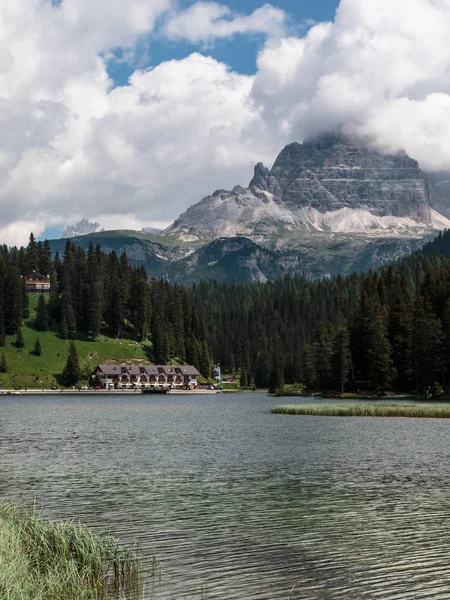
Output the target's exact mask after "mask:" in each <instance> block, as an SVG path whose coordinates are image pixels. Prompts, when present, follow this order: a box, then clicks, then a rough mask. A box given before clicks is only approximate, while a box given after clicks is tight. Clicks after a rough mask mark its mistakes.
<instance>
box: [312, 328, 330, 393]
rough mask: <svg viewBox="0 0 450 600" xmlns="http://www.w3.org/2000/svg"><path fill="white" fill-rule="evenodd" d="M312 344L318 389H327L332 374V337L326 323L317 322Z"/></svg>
mask: <svg viewBox="0 0 450 600" xmlns="http://www.w3.org/2000/svg"><path fill="white" fill-rule="evenodd" d="M315 337H316V341H315V342H314V346H313V356H314V370H315V373H316V385H315V387H317V388H318V389H322V390H324V389H327V388H329V386H330V382H331V376H332V360H333V339H332V337H331V334H330V327H329V324H328V323H319V327H318V330H317V332H316V336H315Z"/></svg>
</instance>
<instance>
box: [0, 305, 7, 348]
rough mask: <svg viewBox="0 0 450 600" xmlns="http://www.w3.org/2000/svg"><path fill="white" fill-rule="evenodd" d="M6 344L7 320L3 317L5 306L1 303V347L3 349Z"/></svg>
mask: <svg viewBox="0 0 450 600" xmlns="http://www.w3.org/2000/svg"><path fill="white" fill-rule="evenodd" d="M5 342H6V334H5V318H4V316H3V306H2V303H1V302H0V347H3V346H4V345H5Z"/></svg>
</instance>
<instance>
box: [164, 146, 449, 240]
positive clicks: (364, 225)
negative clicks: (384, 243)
mask: <svg viewBox="0 0 450 600" xmlns="http://www.w3.org/2000/svg"><path fill="white" fill-rule="evenodd" d="M441 188H442V185H441ZM433 189H434V188H433ZM436 194H439V191H438V192H436ZM445 227H450V221H449V220H447V219H442V218H441V216H440V215H438V214H436V213H435V211H433V210H432V208H431V206H430V193H429V187H428V181H427V177H426V175H425V174H424V173H423V172H422V171H421V169H420V168H419V165H418V163H417V161H415V160H414V159H412V158H410V157H409V156H407V155H406V154H399V155H385V154H382V153H380V152H377V151H375V150H370V149H368V148H364V147H363V146H358V145H357V144H354V143H350V142H348V141H345V140H344V139H342V138H340V137H337V136H334V135H328V136H323V137H321V138H318V139H316V140H313V141H311V142H305V143H304V144H298V143H293V144H289V145H288V146H286V147H285V148H284V149H283V150H282V152H281V153H280V154H279V156H278V158H277V159H276V161H275V163H274V165H273V167H272V169H270V170H269V169H267V168H266V167H265V166H264V165H263V164H262V163H258V164H257V165H256V167H255V173H254V177H253V179H252V181H251V182H250V186H249V187H248V188H243V187H241V186H236V187H235V188H233V190H231V191H228V190H218V191H216V192H214V193H213V194H212V195H211V196H207V197H206V198H204V199H203V200H201V201H200V202H198V203H197V204H195V205H194V206H192V207H191V208H189V209H188V210H187V211H186V212H185V213H183V214H182V215H181V216H180V217H179V218H178V219H177V220H176V221H175V223H174V224H173V225H172V226H171V227H169V229H167V230H166V231H165V234H168V235H171V236H173V237H175V238H177V239H179V240H181V241H184V242H188V243H189V242H191V243H192V242H203V243H205V242H209V241H212V240H214V239H216V238H218V237H233V236H246V237H250V238H251V239H253V240H254V241H256V242H257V243H263V244H269V245H270V246H271V247H273V246H274V245H275V244H278V242H279V240H282V239H284V240H286V239H287V238H288V237H290V238H292V237H295V236H298V235H304V234H305V233H308V232H314V231H322V232H325V233H326V232H335V233H358V232H370V234H371V235H375V236H376V235H380V236H381V237H386V234H389V235H392V234H393V235H397V234H399V235H408V234H409V232H411V231H412V230H414V231H415V232H416V233H417V231H418V230H419V229H422V230H427V229H430V228H435V229H443V228H445ZM416 233H415V234H416Z"/></svg>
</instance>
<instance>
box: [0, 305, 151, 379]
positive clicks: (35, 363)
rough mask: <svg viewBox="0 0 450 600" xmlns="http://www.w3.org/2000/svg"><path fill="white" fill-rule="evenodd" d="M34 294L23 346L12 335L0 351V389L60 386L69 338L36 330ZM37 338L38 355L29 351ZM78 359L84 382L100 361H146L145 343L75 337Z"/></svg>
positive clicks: (31, 350)
mask: <svg viewBox="0 0 450 600" xmlns="http://www.w3.org/2000/svg"><path fill="white" fill-rule="evenodd" d="M37 302H38V296H30V317H29V318H28V319H27V320H26V321H25V322H24V327H23V337H24V341H25V347H24V348H16V347H15V346H14V341H15V336H7V341H6V345H5V347H4V348H1V349H0V352H2V351H4V352H5V356H6V360H7V363H8V372H7V373H0V382H1V383H0V388H3V389H13V388H16V387H20V388H22V389H23V388H26V389H33V388H34V389H48V388H50V387H52V386H53V385H57V386H58V387H60V386H62V381H61V373H62V371H63V369H64V366H65V364H66V360H67V355H68V352H69V341H68V340H64V339H61V338H60V337H59V336H58V334H57V332H56V331H44V332H42V331H36V329H35V328H34V320H35V314H36V306H37ZM37 337H39V340H40V342H41V346H42V354H41V356H35V355H34V354H33V349H34V343H35V341H36V338H37ZM75 345H76V347H77V351H78V358H79V360H80V366H81V369H82V372H83V379H82V380H81V381H80V383H82V384H83V383H84V384H87V383H88V377H89V375H90V374H91V373H92V371H93V370H94V368H95V367H96V365H97V364H102V363H128V364H131V363H139V362H144V363H147V364H148V363H149V362H151V361H150V359H149V357H150V352H151V345H150V344H149V343H145V344H141V343H137V342H134V341H132V340H129V339H122V340H117V339H112V338H106V337H105V336H101V337H100V338H99V339H98V340H96V341H94V342H92V341H88V340H81V341H80V340H75Z"/></svg>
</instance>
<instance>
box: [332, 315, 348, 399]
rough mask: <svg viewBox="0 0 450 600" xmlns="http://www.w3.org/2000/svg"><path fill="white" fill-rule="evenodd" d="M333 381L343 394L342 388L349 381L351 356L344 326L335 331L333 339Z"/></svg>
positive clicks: (346, 330)
mask: <svg viewBox="0 0 450 600" xmlns="http://www.w3.org/2000/svg"><path fill="white" fill-rule="evenodd" d="M333 365H334V380H335V381H336V383H337V385H338V387H339V389H340V391H341V394H343V393H344V387H345V385H346V383H347V382H348V380H349V377H350V371H351V366H352V356H351V353H350V335H349V332H348V329H347V327H346V326H343V325H342V326H340V327H339V328H338V329H337V331H336V336H335V339H334V355H333Z"/></svg>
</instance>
